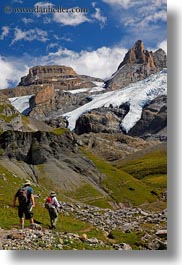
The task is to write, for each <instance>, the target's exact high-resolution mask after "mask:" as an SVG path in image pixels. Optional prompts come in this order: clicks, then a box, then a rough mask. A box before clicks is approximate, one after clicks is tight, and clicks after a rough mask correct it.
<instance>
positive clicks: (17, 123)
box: [0, 96, 23, 131]
mask: <svg viewBox="0 0 182 265" xmlns="http://www.w3.org/2000/svg"><path fill="white" fill-rule="evenodd" d="M22 126H23V123H22V117H21V114H20V113H19V112H18V111H17V110H16V109H15V108H14V107H13V106H12V105H11V103H10V102H9V100H8V99H7V98H6V97H5V96H0V130H2V131H5V130H20V129H21V128H22Z"/></svg>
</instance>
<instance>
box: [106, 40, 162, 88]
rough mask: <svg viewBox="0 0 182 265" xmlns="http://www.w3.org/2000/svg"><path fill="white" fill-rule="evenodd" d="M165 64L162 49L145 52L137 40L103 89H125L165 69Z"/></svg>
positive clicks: (140, 42)
mask: <svg viewBox="0 0 182 265" xmlns="http://www.w3.org/2000/svg"><path fill="white" fill-rule="evenodd" d="M166 64H167V62H166V53H165V52H164V51H163V50H162V49H159V50H157V51H156V52H154V53H153V52H151V51H147V50H145V49H144V44H143V42H142V41H141V40H138V41H137V42H136V43H135V45H134V46H133V47H132V48H131V49H130V50H129V51H128V52H127V53H126V55H125V57H124V60H123V61H122V62H121V64H120V65H119V67H118V69H117V71H116V72H115V73H114V74H113V75H112V77H111V79H109V80H108V81H106V82H105V87H106V88H107V89H111V90H115V89H119V88H122V87H125V86H127V85H129V84H130V83H133V82H137V81H139V80H143V79H145V78H147V77H148V76H149V75H151V74H154V73H156V72H158V71H160V70H162V69H163V68H166V67H167V66H166Z"/></svg>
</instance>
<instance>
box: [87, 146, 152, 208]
mask: <svg viewBox="0 0 182 265" xmlns="http://www.w3.org/2000/svg"><path fill="white" fill-rule="evenodd" d="M82 151H83V152H84V154H85V155H86V156H87V157H88V158H89V159H90V160H91V161H92V162H93V163H94V164H95V166H96V167H97V168H98V169H99V170H100V172H101V173H102V177H101V180H100V187H101V188H103V189H104V190H105V191H106V192H107V193H108V195H109V196H110V197H111V198H112V199H113V200H114V201H116V202H117V203H119V202H121V203H129V204H132V205H140V204H142V203H145V202H153V201H155V199H156V198H155V197H154V196H153V195H152V194H151V189H150V188H149V187H148V186H147V185H146V184H145V183H143V182H141V181H140V180H138V179H136V178H135V177H133V176H132V175H131V174H128V173H127V172H125V171H123V170H121V169H117V168H116V167H114V166H112V165H110V164H109V163H107V162H105V161H103V160H101V159H100V158H98V157H96V156H94V155H93V154H91V153H90V152H88V151H87V150H84V149H83V148H82Z"/></svg>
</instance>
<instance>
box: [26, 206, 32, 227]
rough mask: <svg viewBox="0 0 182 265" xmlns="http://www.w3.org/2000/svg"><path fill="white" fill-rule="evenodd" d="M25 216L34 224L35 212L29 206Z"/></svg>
mask: <svg viewBox="0 0 182 265" xmlns="http://www.w3.org/2000/svg"><path fill="white" fill-rule="evenodd" d="M25 218H26V219H27V220H29V222H30V226H32V225H33V224H34V219H33V212H32V211H30V210H29V208H26V211H25Z"/></svg>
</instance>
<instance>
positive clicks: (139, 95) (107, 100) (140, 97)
mask: <svg viewBox="0 0 182 265" xmlns="http://www.w3.org/2000/svg"><path fill="white" fill-rule="evenodd" d="M166 94H167V69H166V68H165V69H163V70H162V71H160V72H158V73H156V74H153V75H150V76H149V77H148V78H146V79H144V80H142V81H138V82H136V83H132V84H130V85H128V86H127V87H125V88H122V89H119V90H115V91H109V92H105V93H102V94H97V95H92V96H91V98H92V101H90V102H89V103H87V104H85V105H83V106H81V107H79V108H77V109H75V110H73V111H71V112H68V113H65V114H63V115H62V116H64V117H66V119H67V121H68V128H69V129H70V130H72V131H73V130H74V128H75V125H76V121H77V119H78V118H79V117H80V116H81V115H82V114H83V113H86V112H88V111H91V110H94V109H97V108H101V107H105V108H107V107H109V106H111V105H112V106H113V107H119V106H121V105H122V104H124V103H128V104H129V112H128V113H127V115H126V116H125V117H124V119H123V120H122V122H121V127H122V129H123V130H125V131H126V133H127V132H128V131H129V130H130V129H131V128H132V127H133V126H134V125H135V124H136V123H137V121H138V120H140V118H141V114H142V110H143V108H144V106H146V105H147V104H149V103H150V102H151V101H152V100H153V99H155V98H156V97H158V96H161V95H166Z"/></svg>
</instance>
